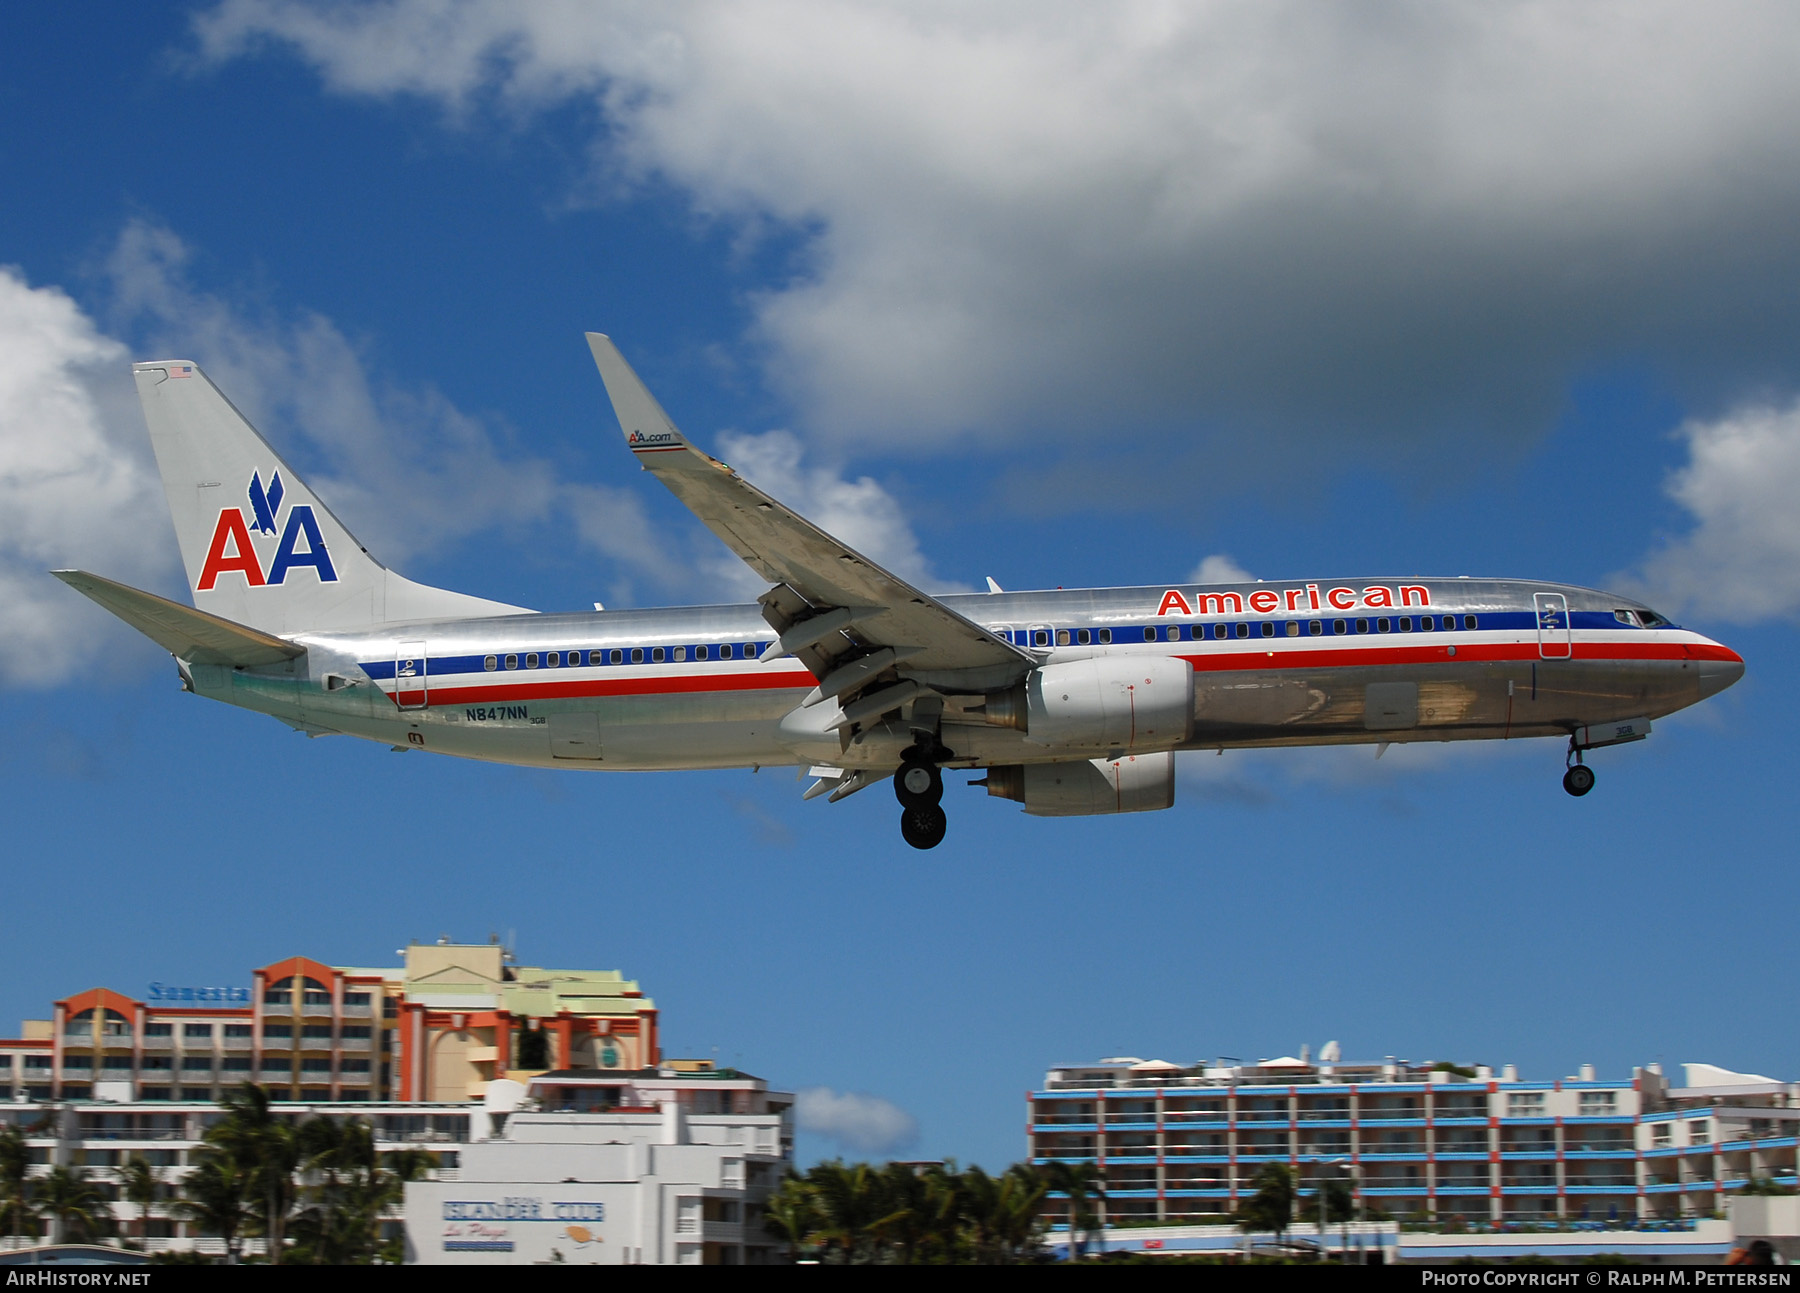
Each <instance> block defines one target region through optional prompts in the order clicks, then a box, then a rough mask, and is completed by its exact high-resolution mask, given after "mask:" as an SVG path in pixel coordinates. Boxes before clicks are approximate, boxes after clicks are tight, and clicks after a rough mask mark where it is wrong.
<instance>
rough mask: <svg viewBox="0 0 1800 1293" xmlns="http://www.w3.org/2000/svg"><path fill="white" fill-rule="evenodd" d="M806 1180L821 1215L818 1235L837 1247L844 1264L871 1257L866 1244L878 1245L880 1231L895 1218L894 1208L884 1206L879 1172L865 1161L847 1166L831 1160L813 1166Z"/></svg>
mask: <svg viewBox="0 0 1800 1293" xmlns="http://www.w3.org/2000/svg"><path fill="white" fill-rule="evenodd" d="M807 1181H808V1183H809V1184H810V1185H811V1186H812V1187H813V1194H814V1197H815V1199H816V1200H817V1203H818V1209H819V1212H820V1214H821V1219H820V1224H819V1226H818V1229H817V1233H818V1235H819V1237H820V1238H821V1239H823V1240H824V1241H825V1243H826V1244H827V1245H830V1246H833V1247H835V1248H837V1249H838V1251H839V1252H840V1253H842V1255H843V1261H844V1262H845V1263H851V1262H855V1261H857V1260H858V1259H859V1257H865V1256H866V1257H867V1258H868V1259H870V1260H872V1259H873V1258H874V1256H875V1253H874V1252H872V1251H871V1252H869V1253H867V1254H864V1252H863V1249H864V1246H865V1244H868V1245H870V1246H871V1247H878V1246H880V1244H881V1242H882V1239H883V1232H884V1231H885V1229H886V1228H887V1227H888V1226H891V1225H892V1224H893V1223H894V1221H895V1218H894V1217H893V1216H891V1215H890V1213H891V1212H892V1211H893V1209H891V1208H889V1207H887V1206H886V1205H887V1202H888V1200H887V1199H886V1198H885V1197H884V1196H885V1193H886V1192H885V1191H884V1190H883V1189H882V1184H883V1183H882V1178H881V1174H880V1173H879V1172H877V1171H876V1170H875V1169H874V1168H872V1167H870V1166H869V1165H868V1164H867V1163H857V1164H856V1165H855V1166H853V1167H846V1166H845V1165H844V1164H843V1163H842V1162H841V1161H838V1160H836V1159H834V1160H832V1161H831V1162H829V1163H820V1164H819V1165H818V1166H817V1167H815V1168H813V1170H812V1171H811V1172H809V1173H807Z"/></svg>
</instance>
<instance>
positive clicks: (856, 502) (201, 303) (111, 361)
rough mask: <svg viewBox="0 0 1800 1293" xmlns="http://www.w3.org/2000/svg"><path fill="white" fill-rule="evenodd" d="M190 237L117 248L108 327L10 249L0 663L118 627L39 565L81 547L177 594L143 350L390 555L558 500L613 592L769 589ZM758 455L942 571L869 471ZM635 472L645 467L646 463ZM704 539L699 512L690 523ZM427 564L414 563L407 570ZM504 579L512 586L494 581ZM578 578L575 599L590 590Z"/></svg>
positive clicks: (817, 503)
mask: <svg viewBox="0 0 1800 1293" xmlns="http://www.w3.org/2000/svg"><path fill="white" fill-rule="evenodd" d="M188 260H189V250H188V248H187V247H186V245H185V244H184V243H183V242H182V241H181V239H179V238H178V237H177V236H176V235H174V234H173V233H172V232H170V231H169V230H168V229H166V228H163V227H161V226H159V225H156V224H153V223H150V222H147V221H142V220H136V221H132V222H131V223H129V224H128V225H127V226H126V227H125V229H124V230H123V231H122V233H121V234H120V237H119V239H118V241H117V243H116V244H115V246H114V247H113V250H112V252H111V254H110V256H109V257H108V258H107V260H106V263H105V266H104V275H103V282H104V284H105V287H106V289H107V290H108V292H109V295H110V298H111V304H110V309H109V311H108V313H109V316H110V318H111V323H112V329H111V330H112V331H114V332H117V333H120V334H123V335H126V336H130V337H131V338H132V339H133V345H132V348H131V349H130V350H128V348H127V346H126V345H125V344H124V343H122V342H121V341H119V340H118V339H116V338H115V337H114V336H109V335H107V333H106V331H103V330H102V329H101V328H100V327H99V326H98V325H97V324H96V322H95V321H94V320H93V319H92V318H90V317H89V316H88V315H87V314H86V313H84V312H83V311H82V309H81V308H80V307H79V306H78V305H77V304H76V303H75V302H74V301H73V300H71V299H70V298H69V297H68V296H67V295H66V294H65V293H63V292H62V291H61V290H59V289H57V288H55V287H39V288H33V287H31V286H30V285H29V284H28V283H26V281H25V280H24V279H23V277H22V276H20V275H19V274H18V272H17V271H14V270H10V269H4V268H0V347H3V349H0V606H3V607H4V611H0V678H4V679H5V680H7V681H10V682H15V683H26V684H32V685H49V684H54V683H56V682H59V681H62V680H65V679H67V678H69V677H71V676H74V674H75V673H77V672H78V671H79V670H81V669H83V668H86V667H89V665H90V663H91V662H92V661H93V660H94V659H95V658H97V657H99V656H100V655H102V654H103V653H105V652H106V650H107V648H109V647H110V646H111V645H112V644H114V643H115V642H117V641H118V640H119V638H120V637H121V636H122V634H123V630H121V629H119V628H118V627H117V626H116V625H114V624H112V622H111V621H110V620H106V621H104V623H102V621H101V620H100V618H99V617H98V616H97V613H96V612H95V611H94V610H93V608H92V607H89V606H87V605H86V604H85V603H84V602H83V601H82V599H81V598H80V597H79V596H77V595H76V594H74V593H72V592H71V591H70V590H68V589H67V588H64V587H63V586H61V585H60V584H58V583H56V581H55V580H53V579H51V578H49V577H48V575H47V574H46V573H45V572H47V571H48V570H50V569H51V568H54V567H61V566H78V567H81V568H84V569H90V570H93V571H94V572H95V573H97V574H102V575H106V576H107V577H109V578H115V579H121V580H124V581H125V582H128V583H135V584H139V585H148V586H150V587H153V588H160V589H162V590H163V591H166V592H167V593H169V594H170V595H172V596H181V595H182V594H181V591H180V589H181V584H180V575H179V571H178V566H177V564H176V549H175V544H174V542H173V533H172V531H171V529H170V525H169V521H168V512H167V507H166V504H165V503H164V500H163V495H162V487H161V481H160V478H159V476H158V475H157V473H156V467H155V463H154V460H153V459H152V456H151V453H150V448H149V440H148V437H147V436H146V435H145V434H144V429H143V419H142V415H141V413H140V412H139V410H138V407H137V400H136V395H135V392H134V391H133V390H132V388H131V383H130V378H129V375H128V372H129V362H130V359H131V358H132V350H135V351H136V353H137V354H139V355H147V354H156V355H161V356H165V357H170V358H189V359H194V360H196V361H198V362H199V363H200V364H201V366H202V367H204V368H205V369H206V371H207V373H208V375H209V376H210V377H212V378H213V380H214V381H216V382H217V383H218V384H219V386H220V388H221V389H223V390H224V391H225V392H226V393H227V394H228V396H229V397H230V398H231V400H232V401H233V402H234V403H235V404H237V405H238V406H239V407H240V408H242V409H243V410H244V411H245V413H246V415H247V416H249V417H250V419H251V421H252V422H253V423H255V424H256V425H257V427H258V429H259V430H261V431H262V432H263V434H264V435H265V436H267V437H268V438H269V439H270V440H271V442H272V443H275V444H277V445H278V446H280V447H281V449H282V451H283V453H284V456H287V457H289V458H290V460H293V461H296V462H297V464H303V465H304V470H305V475H306V477H307V479H308V482H309V483H310V484H311V485H312V486H313V488H314V489H315V491H316V492H317V493H318V494H319V495H320V496H321V497H322V498H325V499H327V500H328V501H329V503H330V505H331V507H332V509H333V510H334V511H335V512H337V513H338V514H339V515H340V516H342V517H343V519H344V521H345V523H346V524H348V525H349V526H350V528H351V530H352V531H353V532H354V533H356V534H357V535H358V537H359V538H360V539H361V540H362V541H363V542H364V543H366V544H368V545H369V547H370V550H371V551H373V552H375V553H376V554H377V555H378V556H380V557H381V558H382V559H383V560H386V561H388V562H390V563H391V564H395V565H397V566H400V567H401V568H403V569H404V563H405V562H406V559H407V558H408V557H414V558H416V557H417V556H418V554H420V553H421V552H423V551H426V550H429V549H433V548H437V547H440V546H441V545H443V544H445V543H446V542H450V541H454V540H457V539H461V538H466V537H468V536H470V535H474V534H479V533H484V532H492V531H495V530H502V531H504V530H514V531H520V530H523V529H524V528H526V527H528V526H531V525H535V524H542V523H543V522H545V521H547V520H548V521H553V522H558V521H560V522H563V523H566V524H565V528H567V529H572V531H573V533H574V534H575V535H576V536H578V537H579V539H580V541H581V542H583V543H584V544H586V545H587V546H588V547H589V548H591V549H593V550H595V551H597V552H598V553H600V554H601V555H603V556H605V557H606V558H608V559H609V562H610V564H611V566H612V567H613V572H614V573H613V577H612V579H611V580H609V594H608V596H609V599H610V600H613V601H615V602H616V601H620V600H630V598H631V596H632V592H633V581H634V580H635V581H639V582H642V583H647V584H649V585H651V586H652V587H654V588H655V589H656V590H657V591H658V592H659V593H660V594H661V595H662V597H664V598H666V597H667V596H668V595H669V594H671V593H675V594H684V595H688V596H699V597H701V598H704V599H707V600H720V599H721V598H722V597H724V596H730V595H734V594H741V595H744V596H747V597H754V596H757V595H758V594H760V593H761V592H762V591H764V585H763V583H762V582H761V580H759V579H758V578H757V577H756V576H755V575H753V574H752V573H751V572H750V571H749V569H748V567H746V566H744V565H743V563H742V562H740V561H738V560H737V559H736V558H735V557H731V556H729V555H728V554H726V553H724V552H722V551H719V550H717V549H716V548H709V549H708V550H707V551H708V552H709V553H711V554H712V555H711V556H710V557H702V558H701V559H700V560H699V561H698V562H690V561H686V560H683V559H682V553H683V551H684V550H685V548H686V544H685V543H684V542H681V541H679V540H677V541H675V542H673V543H669V544H658V545H646V544H644V543H643V542H642V541H641V536H642V535H643V534H644V533H646V532H647V531H648V529H649V528H650V526H649V523H648V521H647V520H646V514H645V512H644V510H643V503H642V494H641V489H642V488H643V486H641V485H637V487H636V488H634V489H631V490H624V489H614V488H611V487H608V486H602V485H594V484H580V483H571V482H567V481H564V480H562V479H560V478H559V476H558V473H557V470H556V468H555V467H554V465H553V464H552V463H550V462H549V461H547V460H546V459H543V458H540V457H536V456H533V455H532V454H530V453H527V452H522V451H520V450H519V449H518V448H517V447H515V446H514V445H512V444H511V443H510V440H511V437H510V436H509V434H508V432H507V429H506V428H504V427H501V426H496V425H493V424H492V423H491V422H489V421H487V420H484V419H481V418H477V417H475V416H472V415H470V414H468V413H466V412H464V411H463V410H461V409H459V408H457V407H456V406H455V405H454V404H453V403H452V402H451V401H450V400H449V399H448V398H447V397H446V396H445V395H444V394H443V393H442V392H441V391H438V390H437V389H435V388H434V387H431V386H428V385H426V386H413V387H405V386H400V385H397V384H395V383H392V382H387V381H383V380H381V379H380V378H379V377H377V376H376V375H374V374H373V373H371V371H370V369H369V367H368V365H367V364H366V363H365V362H364V360H363V357H362V356H361V354H360V353H359V352H358V351H357V349H356V347H355V346H354V345H352V344H351V342H350V341H349V340H348V339H347V338H346V337H345V336H344V334H343V333H342V332H341V331H340V330H339V329H338V328H337V326H336V325H335V324H333V323H332V322H331V320H329V319H326V318H324V317H323V316H321V315H318V314H316V313H309V312H304V311H302V312H296V313H293V314H291V315H289V316H285V317H284V316H280V315H277V314H274V313H272V312H269V311H261V312H258V311H254V310H250V309H246V308H244V307H243V306H241V305H238V304H236V303H234V302H232V301H230V300H227V299H226V298H224V297H222V296H219V295H217V294H213V293H209V292H205V291H202V290H200V289H198V288H196V287H195V286H194V285H193V284H192V282H191V281H190V277H189V274H188V270H187V264H188ZM725 444H726V446H727V449H728V451H729V452H730V453H731V454H732V455H733V456H734V457H735V458H736V459H737V460H738V463H739V464H740V466H741V467H742V468H743V469H744V470H745V472H746V474H747V475H749V476H751V477H753V478H755V479H757V480H758V481H760V482H762V483H763V484H764V485H766V486H767V487H768V488H769V489H770V490H771V492H773V493H776V494H777V495H778V496H779V497H781V498H782V499H783V500H784V501H788V502H790V503H791V504H792V505H794V506H796V507H798V508H799V509H800V510H801V511H803V512H804V513H806V514H807V515H808V516H809V517H811V518H812V519H814V520H815V521H817V522H818V523H820V524H822V525H824V526H825V527H826V528H828V529H830V530H832V531H833V532H834V533H837V534H839V535H840V536H841V537H842V538H844V540H845V541H846V542H849V543H851V544H853V545H855V546H857V547H858V548H860V549H861V550H862V551H864V552H867V553H868V554H869V555H870V556H872V557H874V558H875V559H876V560H878V561H881V562H883V563H884V564H887V565H888V566H890V568H892V569H894V570H896V571H898V572H899V573H901V574H902V575H904V576H906V577H908V578H913V579H918V580H923V581H925V582H928V583H929V582H930V581H931V576H930V571H929V569H928V567H927V564H926V562H925V559H924V557H923V556H922V555H921V553H920V551H919V545H918V542H917V540H916V538H915V537H914V536H913V533H912V530H911V528H910V527H909V526H908V524H907V522H906V519H905V517H904V516H903V515H902V514H901V512H900V508H899V505H898V504H897V503H896V502H895V500H894V499H893V498H892V497H891V496H889V495H888V494H887V493H886V491H884V490H883V489H882V488H881V487H880V485H878V484H877V483H876V482H875V481H873V480H871V479H869V478H867V477H864V478H860V479H857V480H846V479H844V478H843V477H842V476H841V475H839V474H837V473H835V472H833V471H831V470H829V469H826V468H824V467H820V466H818V465H811V464H808V463H807V462H806V460H805V453H804V451H803V448H802V446H801V444H800V442H799V440H797V439H796V438H795V437H793V436H792V435H789V434H788V433H786V432H780V431H776V432H770V433H768V434H766V435H761V436H756V435H728V436H727V437H725ZM634 484H635V482H634ZM692 537H693V538H695V539H696V540H697V541H698V540H700V539H701V535H700V534H699V531H698V527H697V526H696V527H695V534H694V535H693V536H692ZM413 573H417V572H413ZM495 591H496V592H497V593H498V594H499V595H504V594H505V590H495ZM580 600H581V599H580V598H579V597H577V598H576V599H575V601H576V602H577V603H578V604H579V602H580Z"/></svg>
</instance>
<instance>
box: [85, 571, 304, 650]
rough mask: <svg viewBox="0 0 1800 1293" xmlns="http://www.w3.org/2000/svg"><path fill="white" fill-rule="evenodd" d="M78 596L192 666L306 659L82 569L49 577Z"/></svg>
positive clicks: (270, 640) (283, 645)
mask: <svg viewBox="0 0 1800 1293" xmlns="http://www.w3.org/2000/svg"><path fill="white" fill-rule="evenodd" d="M50 573H51V574H53V575H55V576H56V577H57V578H58V579H60V580H62V581H63V582H64V583H65V584H67V585H68V586H69V587H71V588H73V589H74V590H75V591H76V592H78V593H81V594H83V595H84V596H86V597H89V598H91V599H92V600H93V601H95V602H98V603H99V604H100V605H101V606H103V607H105V608H106V609H107V610H109V611H111V612H112V613H113V614H114V615H117V616H118V617H119V618H120V619H122V620H124V621H125V622H126V623H127V624H129V625H131V627H132V628H134V629H136V630H137V631H138V632H139V633H142V634H143V635H144V636H145V637H147V638H149V639H150V640H151V641H152V642H154V643H156V644H157V645H158V646H160V647H162V648H163V649H164V650H165V651H168V652H169V653H170V654H171V655H175V656H178V657H180V658H181V659H183V660H186V661H188V662H189V663H190V664H223V665H265V664H279V663H280V662H281V661H283V660H292V659H294V658H295V657H297V656H302V655H305V654H306V648H305V647H300V646H295V645H294V644H293V643H292V642H284V641H282V639H280V638H278V637H274V636H272V635H271V634H268V633H263V632H259V631H258V630H256V629H252V628H245V627H244V626H243V625H242V624H234V623H232V622H231V621H230V620H227V619H221V618H220V617H219V616H217V615H209V614H207V613H206V612H205V611H197V610H195V609H194V608H193V607H191V606H183V605H182V604H181V603H180V602H172V601H170V600H169V599H168V598H166V597H158V596H157V595H156V594H155V593H146V592H144V591H143V590H142V589H138V588H132V587H130V586H129V585H127V584H120V583H114V582H113V581H112V580H110V579H102V578H101V577H100V576H99V575H90V574H88V573H87V571H85V570H53V571H51V572H50Z"/></svg>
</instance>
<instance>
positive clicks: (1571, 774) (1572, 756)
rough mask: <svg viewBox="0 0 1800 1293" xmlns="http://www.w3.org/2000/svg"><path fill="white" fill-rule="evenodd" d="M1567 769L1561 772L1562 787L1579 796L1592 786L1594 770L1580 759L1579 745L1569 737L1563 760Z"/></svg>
mask: <svg viewBox="0 0 1800 1293" xmlns="http://www.w3.org/2000/svg"><path fill="white" fill-rule="evenodd" d="M1564 762H1565V763H1566V764H1567V765H1568V769H1569V770H1568V771H1567V772H1565V773H1563V789H1564V790H1566V791H1568V792H1569V793H1570V794H1571V795H1574V796H1575V797H1576V798H1577V799H1579V798H1581V797H1582V796H1583V795H1585V794H1586V793H1587V792H1588V791H1590V790H1592V789H1593V788H1594V770H1593V769H1592V768H1590V767H1588V765H1587V764H1585V763H1583V762H1582V761H1581V747H1580V746H1579V745H1577V744H1575V738H1574V737H1572V736H1571V737H1570V738H1569V755H1568V758H1566V759H1565V760H1564Z"/></svg>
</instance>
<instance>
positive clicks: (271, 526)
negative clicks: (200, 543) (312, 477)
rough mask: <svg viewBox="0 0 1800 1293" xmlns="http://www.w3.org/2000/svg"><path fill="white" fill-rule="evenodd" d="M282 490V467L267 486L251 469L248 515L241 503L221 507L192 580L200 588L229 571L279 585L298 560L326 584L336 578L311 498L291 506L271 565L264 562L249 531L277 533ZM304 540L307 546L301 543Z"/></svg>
mask: <svg viewBox="0 0 1800 1293" xmlns="http://www.w3.org/2000/svg"><path fill="white" fill-rule="evenodd" d="M207 488H210V486H207ZM282 494H283V490H282V484H281V473H280V472H279V471H277V472H274V473H272V474H271V475H270V477H269V485H268V488H267V489H265V488H263V483H262V473H260V472H252V473H251V475H250V489H249V498H250V521H249V522H246V521H245V520H244V511H243V509H242V508H238V507H224V508H220V509H219V519H218V520H217V521H216V522H215V523H214V524H213V532H212V541H211V542H210V543H209V544H208V545H207V548H206V560H205V561H204V562H203V563H202V564H201V566H200V577H199V579H198V580H196V581H195V584H194V587H195V589H196V590H198V591H199V592H209V591H211V589H212V588H213V587H214V586H215V585H216V584H217V583H218V581H219V576H221V575H226V574H240V575H242V576H243V577H244V582H245V583H246V584H247V585H249V586H250V587H251V588H265V587H269V586H271V585H277V586H278V585H281V584H285V583H286V582H287V577H288V574H289V572H291V571H292V570H294V569H296V568H297V567H300V566H309V567H311V568H312V571H313V573H314V574H316V575H317V576H318V577H319V582H320V583H322V584H335V583H336V582H337V579H338V576H337V569H336V568H335V567H334V566H333V565H332V564H331V551H330V549H328V548H327V547H326V546H325V538H324V536H323V535H322V534H320V533H319V521H318V518H317V517H316V516H314V515H313V509H312V505H311V504H310V503H296V504H294V505H293V506H292V507H290V508H289V509H288V515H287V523H286V525H284V526H281V527H279V529H280V533H281V537H280V538H279V539H278V540H277V541H276V543H275V552H274V555H273V557H271V558H270V561H269V564H268V565H267V566H264V565H263V562H262V557H261V555H260V554H259V553H258V551H257V548H256V543H255V540H253V539H252V538H251V532H252V531H254V532H255V533H256V534H258V535H274V534H275V533H276V530H277V528H278V527H277V525H276V517H277V516H279V515H280V511H281V499H282ZM302 540H304V541H305V545H306V546H305V547H301V546H300V544H301V541H302Z"/></svg>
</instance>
